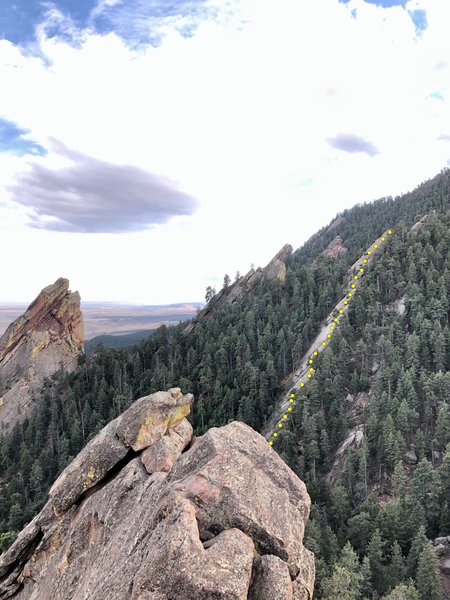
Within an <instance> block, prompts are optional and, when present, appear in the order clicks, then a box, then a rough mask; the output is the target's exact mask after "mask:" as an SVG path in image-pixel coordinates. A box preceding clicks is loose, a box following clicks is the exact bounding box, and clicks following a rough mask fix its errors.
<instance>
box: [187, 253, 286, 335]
mask: <svg viewBox="0 0 450 600" xmlns="http://www.w3.org/2000/svg"><path fill="white" fill-rule="evenodd" d="M291 254H292V246H291V245H290V244H285V245H284V246H283V247H282V248H281V250H280V251H279V252H277V254H275V256H274V257H273V258H272V260H271V261H270V262H269V264H268V265H266V266H265V267H264V268H261V267H258V268H257V269H256V270H255V269H250V271H249V272H248V273H247V274H246V275H243V276H242V277H240V278H239V279H237V280H236V281H235V282H234V283H232V284H231V285H230V286H228V287H226V288H222V289H221V290H220V291H219V292H217V294H216V295H215V296H214V297H213V298H211V300H210V301H209V302H208V304H207V305H206V306H205V307H204V308H203V309H202V310H201V311H200V312H199V313H198V315H197V317H195V319H193V320H192V322H191V323H189V325H187V326H186V327H185V328H184V329H183V335H188V334H189V333H191V331H193V329H194V328H195V326H196V324H197V323H198V321H199V320H200V319H208V318H210V317H211V315H212V313H213V312H214V311H215V310H217V309H218V308H220V307H221V306H224V305H228V306H230V305H231V304H234V303H235V302H236V300H238V298H239V297H240V296H241V295H242V294H244V293H246V292H248V291H250V290H251V289H252V288H253V286H254V285H255V284H256V283H257V282H258V281H259V280H260V279H263V278H266V279H276V280H278V281H280V282H281V283H284V280H285V278H286V259H287V258H288V257H289V256H290V255H291Z"/></svg>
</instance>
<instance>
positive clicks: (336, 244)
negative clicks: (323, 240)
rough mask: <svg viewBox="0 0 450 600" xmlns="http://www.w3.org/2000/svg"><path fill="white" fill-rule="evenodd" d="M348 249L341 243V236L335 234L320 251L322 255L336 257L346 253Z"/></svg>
mask: <svg viewBox="0 0 450 600" xmlns="http://www.w3.org/2000/svg"><path fill="white" fill-rule="evenodd" d="M347 252H348V250H347V248H346V247H345V246H344V245H343V243H342V238H341V236H340V235H337V236H336V237H335V238H334V239H333V240H332V241H331V242H330V243H329V244H328V246H327V247H326V248H325V250H324V251H323V252H322V256H330V257H331V258H338V257H339V256H343V255H344V254H347Z"/></svg>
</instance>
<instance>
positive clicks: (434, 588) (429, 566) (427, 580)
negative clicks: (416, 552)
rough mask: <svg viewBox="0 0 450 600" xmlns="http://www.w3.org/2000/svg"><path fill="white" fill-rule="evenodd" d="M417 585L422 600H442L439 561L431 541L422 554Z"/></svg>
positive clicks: (418, 567) (418, 566)
mask: <svg viewBox="0 0 450 600" xmlns="http://www.w3.org/2000/svg"><path fill="white" fill-rule="evenodd" d="M416 583H417V590H418V592H419V598H420V600H442V597H443V595H442V585H441V577H440V569H439V560H438V558H437V556H436V554H435V552H434V550H433V545H432V543H431V541H428V542H427V543H426V544H425V547H424V548H423V550H422V552H421V553H420V556H419V562H418V565H417V575H416Z"/></svg>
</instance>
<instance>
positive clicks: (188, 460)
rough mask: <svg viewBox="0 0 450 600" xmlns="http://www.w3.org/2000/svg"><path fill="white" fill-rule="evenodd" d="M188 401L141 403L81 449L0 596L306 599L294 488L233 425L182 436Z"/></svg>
mask: <svg viewBox="0 0 450 600" xmlns="http://www.w3.org/2000/svg"><path fill="white" fill-rule="evenodd" d="M191 403H192V395H191V394H187V395H183V394H182V392H181V390H180V389H179V388H173V389H170V390H169V391H168V392H158V393H156V394H152V395H151V396H146V397H144V398H141V399H140V400H138V401H137V402H135V403H134V404H133V405H132V406H131V407H130V408H129V409H128V410H127V411H125V413H123V414H122V415H121V416H120V417H118V418H117V419H115V420H114V421H112V422H111V423H109V424H108V425H107V426H106V427H105V428H104V429H103V430H102V431H101V432H100V433H99V434H98V435H97V436H96V437H95V438H93V439H92V440H91V442H89V444H88V445H87V446H86V447H85V449H84V450H83V451H82V452H81V453H80V454H79V455H78V456H77V457H76V458H75V460H74V461H73V463H71V464H70V465H69V466H68V467H67V468H66V470H65V471H64V472H63V473H62V474H61V475H60V477H59V478H58V479H57V481H56V482H55V483H54V485H53V486H52V488H51V490H50V493H49V499H48V502H47V504H46V505H45V507H44V508H43V510H42V511H41V513H40V514H39V515H37V516H36V517H35V518H34V519H33V521H32V522H31V523H29V524H28V525H27V527H26V528H25V529H24V530H23V531H22V532H21V534H20V535H19V537H18V539H17V540H16V541H15V543H14V544H13V545H12V546H11V548H10V549H9V550H8V551H7V552H6V553H5V554H4V555H3V556H2V557H0V597H1V598H2V599H4V600H6V599H9V598H14V599H17V600H27V599H30V600H31V598H32V599H33V600H44V599H45V600H48V598H52V600H63V599H64V600H66V599H67V598H70V599H71V600H85V599H86V598H92V599H94V598H108V599H109V600H125V599H126V600H193V599H194V598H195V599H196V600H213V599H214V600H221V599H223V600H243V599H249V600H265V599H269V598H270V599H275V600H310V599H311V598H312V593H313V585H314V558H313V555H312V554H311V553H310V552H309V551H308V550H306V549H305V548H304V546H303V543H302V540H303V535H304V528H305V523H306V520H307V518H308V515H309V509H310V498H309V496H308V494H307V492H306V488H305V485H304V484H303V482H302V481H300V480H299V479H298V478H297V476H296V475H295V474H294V473H293V472H292V471H291V470H290V469H289V467H288V466H287V465H286V464H285V463H284V462H283V461H282V460H281V459H280V458H279V457H278V455H277V454H276V452H274V451H273V450H272V448H270V447H269V446H268V444H267V443H266V442H265V440H264V438H263V437H262V436H261V435H259V434H258V433H256V432H255V431H253V430H252V429H251V428H250V427H248V426H247V425H245V424H243V423H239V422H233V423H230V424H228V425H226V426H225V427H222V428H213V429H210V430H209V431H208V432H207V433H206V434H205V435H203V436H202V437H199V438H194V439H193V438H192V427H191V426H190V424H189V423H188V421H187V420H186V419H185V416H186V415H187V414H188V413H189V411H190V406H191ZM183 450H184V452H183Z"/></svg>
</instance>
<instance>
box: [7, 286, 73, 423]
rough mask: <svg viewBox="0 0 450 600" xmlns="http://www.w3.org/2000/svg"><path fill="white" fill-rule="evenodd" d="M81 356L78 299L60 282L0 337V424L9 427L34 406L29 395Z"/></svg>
mask: <svg viewBox="0 0 450 600" xmlns="http://www.w3.org/2000/svg"><path fill="white" fill-rule="evenodd" d="M82 352H83V317H82V314H81V308H80V295H79V294H78V292H70V291H69V281H68V280H67V279H63V278H60V279H58V280H57V281H56V282H55V283H54V284H52V285H49V286H47V287H46V288H44V289H43V290H42V291H41V293H40V294H39V295H38V297H37V298H36V299H35V300H34V301H33V302H32V303H31V304H30V306H29V307H28V308H27V310H26V312H25V313H24V314H23V315H22V316H21V317H19V318H18V319H16V320H15V321H14V322H13V323H11V325H10V326H9V327H8V329H7V330H6V331H5V333H4V334H3V335H2V336H1V337H0V423H2V424H7V425H10V426H12V425H14V423H16V422H17V421H20V420H22V419H24V418H25V417H26V415H27V413H28V412H29V411H30V410H31V408H32V407H33V402H32V398H33V392H34V391H36V390H39V389H41V388H42V383H43V380H44V378H45V377H49V376H50V375H52V374H53V373H55V371H57V370H58V369H59V368H60V367H61V366H62V367H64V369H65V370H66V371H73V370H74V369H75V368H76V366H77V359H78V356H79V355H80V354H81V353H82Z"/></svg>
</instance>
